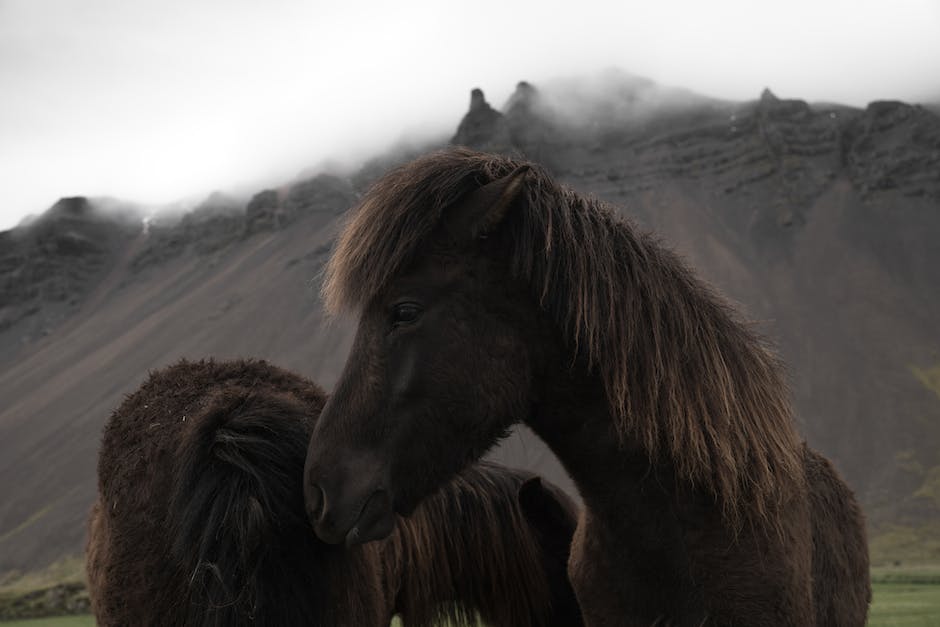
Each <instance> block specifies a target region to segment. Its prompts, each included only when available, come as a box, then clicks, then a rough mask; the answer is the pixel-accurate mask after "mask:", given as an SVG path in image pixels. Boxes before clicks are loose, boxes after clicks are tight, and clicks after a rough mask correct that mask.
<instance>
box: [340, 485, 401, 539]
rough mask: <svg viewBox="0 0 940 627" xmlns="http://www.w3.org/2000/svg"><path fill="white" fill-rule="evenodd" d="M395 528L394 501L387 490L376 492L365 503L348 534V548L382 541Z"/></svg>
mask: <svg viewBox="0 0 940 627" xmlns="http://www.w3.org/2000/svg"><path fill="white" fill-rule="evenodd" d="M394 528H395V514H394V512H393V511H392V501H391V498H390V497H389V494H388V492H387V491H385V490H376V491H375V492H373V493H372V495H371V496H370V497H369V498H368V499H366V502H365V503H363V505H362V509H361V510H360V511H359V516H358V517H357V518H356V522H355V523H354V524H353V526H352V527H351V528H350V529H349V531H347V532H346V538H345V544H346V546H347V547H351V546H355V545H357V544H364V543H366V542H371V541H372V540H381V539H382V538H385V537H386V536H388V535H389V534H390V533H391V532H392V530H393V529H394Z"/></svg>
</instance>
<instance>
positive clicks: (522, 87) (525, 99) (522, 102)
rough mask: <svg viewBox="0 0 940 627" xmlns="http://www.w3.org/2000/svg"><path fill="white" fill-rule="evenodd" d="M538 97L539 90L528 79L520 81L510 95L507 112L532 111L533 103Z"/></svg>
mask: <svg viewBox="0 0 940 627" xmlns="http://www.w3.org/2000/svg"><path fill="white" fill-rule="evenodd" d="M537 98H538V90H537V89H536V88H535V87H533V86H532V84H531V83H529V82H526V81H519V83H517V84H516V90H515V91H514V92H513V93H512V95H511V96H509V100H508V101H507V102H506V113H507V114H510V113H513V112H515V111H530V110H531V109H532V105H533V104H534V103H535V101H536V99H537Z"/></svg>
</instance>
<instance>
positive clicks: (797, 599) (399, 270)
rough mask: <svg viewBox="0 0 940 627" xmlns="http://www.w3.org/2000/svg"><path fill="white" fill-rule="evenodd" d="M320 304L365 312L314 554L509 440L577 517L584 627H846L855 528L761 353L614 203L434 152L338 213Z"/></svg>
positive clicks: (310, 476)
mask: <svg viewBox="0 0 940 627" xmlns="http://www.w3.org/2000/svg"><path fill="white" fill-rule="evenodd" d="M324 296H325V298H326V301H327V306H328V308H330V309H331V310H332V311H334V312H337V311H340V310H350V309H352V310H358V311H359V312H360V321H359V329H358V332H357V335H356V339H355V343H354V345H353V350H352V353H351V356H350V358H349V361H348V362H347V364H346V367H345V370H344V371H343V374H342V376H341V378H340V381H339V382H338V384H337V387H336V392H335V394H334V396H333V397H332V398H331V399H330V401H329V402H328V404H327V406H326V407H325V408H324V411H323V414H322V416H321V419H320V421H319V423H318V425H317V428H316V430H315V432H314V436H313V438H312V440H311V446H310V449H309V451H308V457H307V466H306V470H305V476H306V484H305V490H306V500H307V507H308V510H309V513H310V517H311V519H312V522H313V524H314V527H315V529H316V531H317V534H318V535H319V536H320V537H321V538H322V539H324V540H325V541H327V542H333V543H335V542H342V541H343V540H346V541H357V540H363V539H370V538H377V537H382V536H383V535H384V534H386V533H387V532H388V531H389V529H390V528H391V524H390V522H389V521H390V520H391V519H392V516H393V511H396V512H400V513H407V512H410V511H412V510H413V509H414V508H415V507H416V506H417V505H418V503H420V502H421V501H422V499H423V498H424V497H425V496H427V495H428V494H431V493H433V492H434V490H435V489H436V488H437V487H438V486H439V485H441V484H442V483H443V482H445V481H447V480H448V479H449V478H450V477H452V476H453V475H454V474H455V473H457V472H459V471H460V470H461V469H462V468H464V467H465V466H466V465H467V464H468V463H470V462H472V461H473V460H475V459H478V458H479V457H480V456H481V455H482V454H483V453H484V452H485V451H486V450H487V449H488V448H490V447H491V446H492V445H493V444H494V442H496V441H497V440H498V439H499V438H500V437H502V436H503V434H504V433H506V431H507V429H508V428H509V426H510V425H511V424H513V423H514V422H516V421H518V420H522V421H524V422H525V423H526V424H528V425H529V426H530V427H531V428H532V429H533V430H534V431H535V432H536V433H537V434H538V435H539V436H540V437H541V438H542V439H543V440H545V441H546V442H547V443H548V445H549V446H550V447H551V448H552V449H553V450H554V452H555V453H556V454H557V455H558V457H559V459H560V460H561V461H562V463H563V464H564V465H565V467H566V468H567V470H568V472H569V473H570V474H571V476H572V478H573V479H574V480H575V482H576V483H577V485H578V488H579V489H580V491H581V494H582V496H583V498H584V502H585V510H584V513H583V515H582V518H581V520H580V522H579V525H578V530H577V532H576V534H575V542H574V546H573V547H572V556H571V560H570V563H569V575H570V577H571V581H572V584H573V586H574V588H575V591H576V593H577V596H578V600H579V601H580V604H581V607H582V610H583V611H584V615H585V622H586V623H588V624H591V625H609V624H616V625H643V626H646V625H650V624H657V625H663V624H670V625H702V624H712V625H779V626H783V625H794V626H799V627H804V626H806V625H813V624H814V623H815V622H817V617H819V618H818V621H819V624H826V625H829V624H835V625H861V624H863V623H864V617H865V615H866V612H867V603H868V598H869V584H868V572H867V564H868V557H867V549H866V544H865V536H864V528H863V525H862V519H861V514H860V512H859V510H858V507H857V505H856V503H855V501H854V497H853V496H852V494H851V492H850V491H849V490H848V489H847V488H846V487H845V486H844V484H843V483H842V481H841V480H840V479H839V478H838V476H837V475H836V474H835V472H834V471H833V469H832V468H831V467H830V466H829V465H828V464H827V463H826V462H825V461H824V460H822V459H821V458H820V457H819V456H818V455H816V454H815V453H813V452H811V451H809V450H808V449H807V448H806V447H805V445H804V443H803V442H802V441H801V439H800V437H799V436H798V434H797V432H796V429H795V427H794V424H793V420H792V418H791V410H790V403H789V400H788V394H787V390H786V386H785V384H784V377H783V375H782V373H781V367H780V364H779V363H778V360H777V358H776V356H775V355H774V353H773V352H772V351H771V350H769V349H768V348H767V347H766V346H765V344H764V342H763V341H762V340H761V339H760V337H758V336H757V335H756V334H755V332H754V331H753V329H752V327H751V326H750V325H749V324H747V323H746V322H745V321H744V320H742V319H741V317H740V316H739V315H738V314H737V313H736V312H735V310H734V309H733V308H731V307H730V306H729V305H728V304H727V303H726V302H725V301H724V300H723V299H722V298H721V297H720V296H719V295H718V294H716V293H715V292H714V291H713V290H712V289H711V288H709V287H708V286H707V285H705V284H704V283H703V282H702V281H701V280H699V279H698V278H696V277H695V276H694V275H693V274H692V272H691V271H690V270H689V269H688V268H687V267H686V266H685V265H684V264H683V263H682V262H681V260H680V259H679V258H678V257H677V256H676V255H675V254H673V253H672V252H670V251H669V250H667V249H666V248H664V247H663V246H662V245H661V244H660V243H659V242H658V241H657V240H656V239H655V238H653V237H652V236H650V235H648V234H644V233H641V232H639V231H638V230H637V229H636V228H635V227H634V226H633V225H632V224H630V223H629V222H625V221H623V220H621V219H618V218H617V217H616V216H615V214H614V212H613V211H611V209H610V208H609V207H606V206H604V205H603V204H602V203H600V202H598V201H596V200H594V199H590V198H585V197H583V196H580V195H578V194H577V193H575V192H573V191H572V190H570V189H567V188H565V187H563V186H561V185H558V184H557V183H555V182H554V181H553V180H552V179H551V178H550V177H549V176H548V175H547V174H546V173H545V172H544V171H542V170H541V169H540V168H538V167H537V166H534V165H531V164H522V163H517V162H514V161H512V160H510V159H506V158H502V157H497V156H492V155H484V154H480V153H474V152H470V151H467V150H462V149H455V150H450V151H447V152H443V153H438V154H434V155H430V156H428V157H425V158H422V159H419V160H417V161H415V162H412V163H410V164H407V165H405V166H402V167H401V168H399V169H397V170H394V171H392V172H390V173H388V174H386V175H385V176H384V177H383V178H382V179H380V180H379V181H378V182H377V183H375V185H374V186H373V188H372V189H371V190H370V191H369V192H368V194H367V195H366V196H365V198H364V199H363V201H362V203H361V204H360V205H359V207H358V208H357V209H356V210H355V211H354V212H353V213H352V214H351V216H350V219H349V222H348V223H347V225H346V226H345V228H344V230H343V232H342V234H341V236H340V238H339V241H338V244H337V247H336V249H335V252H334V254H333V256H332V258H331V260H330V262H329V265H328V267H327V274H326V282H325V287H324ZM816 490H821V492H822V493H819V492H815V491H816ZM830 499H831V503H830V504H829V505H830V507H831V508H832V510H831V511H825V512H820V511H814V510H816V508H820V507H822V506H823V504H824V503H825V502H826V501H827V500H830ZM814 574H815V575H817V576H823V577H827V578H828V579H827V580H826V581H816V582H815V583H814Z"/></svg>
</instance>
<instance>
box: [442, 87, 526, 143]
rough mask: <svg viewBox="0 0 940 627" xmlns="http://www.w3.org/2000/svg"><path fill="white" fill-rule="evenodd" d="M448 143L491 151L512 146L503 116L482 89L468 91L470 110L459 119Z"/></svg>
mask: <svg viewBox="0 0 940 627" xmlns="http://www.w3.org/2000/svg"><path fill="white" fill-rule="evenodd" d="M450 143H451V144H454V145H456V146H467V147H469V148H476V149H478V150H488V151H492V152H499V151H505V150H507V149H511V148H512V142H511V140H510V138H509V128H508V126H507V124H506V118H505V116H504V115H503V114H502V113H500V112H499V111H497V110H496V109H494V108H493V107H491V106H490V104H489V103H488V102H487V101H486V98H485V97H484V96H483V90H482V89H479V88H477V89H474V90H473V91H471V92H470V110H469V111H467V113H466V115H464V116H463V119H462V120H460V124H458V125H457V133H456V134H455V135H454V136H453V138H452V139H451V140H450Z"/></svg>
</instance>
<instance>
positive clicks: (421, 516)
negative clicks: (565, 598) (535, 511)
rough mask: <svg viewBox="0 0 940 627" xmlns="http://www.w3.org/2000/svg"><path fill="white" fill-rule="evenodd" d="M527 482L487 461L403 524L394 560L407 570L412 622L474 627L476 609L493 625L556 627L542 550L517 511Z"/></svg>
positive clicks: (391, 554)
mask: <svg viewBox="0 0 940 627" xmlns="http://www.w3.org/2000/svg"><path fill="white" fill-rule="evenodd" d="M522 482H523V478H522V477H521V476H520V474H519V473H513V472H511V471H506V470H505V469H500V468H498V467H492V469H491V467H490V466H489V465H488V464H486V463H480V464H477V465H475V466H471V467H469V468H467V469H466V470H465V471H464V472H462V473H461V474H460V475H458V476H457V477H456V478H455V479H454V480H453V481H451V482H450V483H448V484H447V485H445V486H444V487H443V488H442V489H441V492H440V493H439V494H437V495H436V496H435V497H433V498H429V499H426V500H425V501H424V502H423V503H422V505H421V507H419V508H418V509H417V510H416V511H415V514H414V516H412V517H411V518H406V519H402V520H401V522H400V523H399V525H398V528H397V530H396V533H395V534H394V535H392V541H391V542H390V543H389V544H388V545H387V546H388V548H387V549H386V552H387V556H386V559H387V561H388V562H389V563H390V564H391V565H392V566H391V567H390V569H391V568H397V569H398V570H399V572H397V573H396V576H397V577H399V578H400V581H401V590H400V591H399V594H398V603H397V605H398V607H397V608H396V609H397V610H398V611H400V612H401V613H402V615H403V617H404V619H405V621H406V622H407V624H408V625H413V626H417V627H431V626H432V625H438V624H441V623H442V622H446V623H447V624H450V625H455V626H456V625H466V626H468V627H469V626H473V625H476V624H477V616H476V613H475V611H474V610H478V611H479V612H480V618H482V619H483V622H485V623H486V624H489V625H513V626H514V627H536V626H538V625H546V624H552V620H551V616H549V615H548V614H547V610H548V609H549V607H550V604H551V603H550V599H551V596H550V590H549V587H548V582H547V580H546V575H545V571H544V565H543V563H542V550H541V548H540V547H539V545H538V542H537V540H536V537H535V534H534V533H533V532H532V530H531V529H530V527H529V523H528V522H527V521H526V520H525V518H524V516H523V514H522V511H521V510H520V509H519V508H518V507H515V506H514V505H515V504H516V503H517V501H516V496H517V491H518V489H519V486H520V485H521V484H522ZM468 520H470V521H472V524H467V521H468ZM449 598H450V599H453V601H454V602H452V603H447V602H444V603H442V601H446V600H447V599H449ZM457 599H460V602H457Z"/></svg>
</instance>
